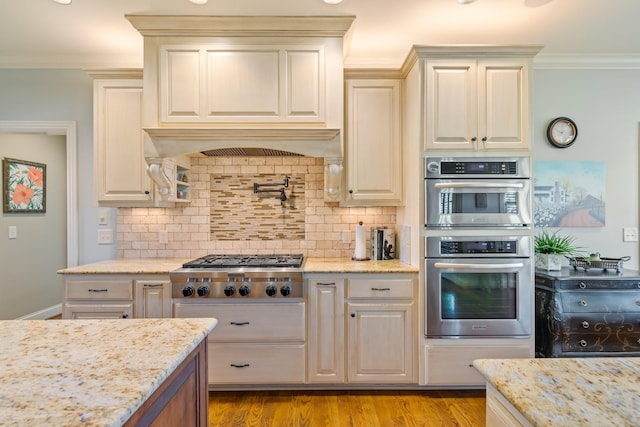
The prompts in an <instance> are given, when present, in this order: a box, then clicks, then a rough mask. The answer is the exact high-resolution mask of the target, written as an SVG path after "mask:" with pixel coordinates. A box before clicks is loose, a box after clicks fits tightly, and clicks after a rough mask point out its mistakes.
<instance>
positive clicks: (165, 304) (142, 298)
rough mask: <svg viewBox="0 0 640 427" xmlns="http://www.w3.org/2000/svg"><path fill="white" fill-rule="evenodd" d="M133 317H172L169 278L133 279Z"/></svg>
mask: <svg viewBox="0 0 640 427" xmlns="http://www.w3.org/2000/svg"><path fill="white" fill-rule="evenodd" d="M133 286H134V288H135V301H136V304H135V317H136V318H139V319H149V318H164V317H172V315H171V282H170V281H169V280H135V281H134V285H133Z"/></svg>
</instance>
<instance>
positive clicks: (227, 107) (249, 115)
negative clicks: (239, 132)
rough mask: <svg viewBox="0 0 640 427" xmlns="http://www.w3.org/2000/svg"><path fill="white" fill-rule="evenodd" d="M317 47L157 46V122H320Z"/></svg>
mask: <svg viewBox="0 0 640 427" xmlns="http://www.w3.org/2000/svg"><path fill="white" fill-rule="evenodd" d="M324 64H325V49H324V46H322V45H308V46H302V45H269V46H260V45H255V46H251V45H241V46H233V47H229V46H222V45H199V46H198V45H194V46H183V45H167V46H161V47H160V67H159V79H160V86H159V88H160V93H159V101H160V111H159V113H160V122H161V123H176V122H198V123H203V122H214V123H215V122H224V123H230V122H239V123H242V122H265V123H270V122H293V123H299V122H324V121H325V92H326V91H325V66H324Z"/></svg>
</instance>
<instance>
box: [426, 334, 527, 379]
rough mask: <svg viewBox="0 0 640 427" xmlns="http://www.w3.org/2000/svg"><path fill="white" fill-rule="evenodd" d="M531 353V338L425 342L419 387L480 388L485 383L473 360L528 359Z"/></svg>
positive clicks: (432, 340)
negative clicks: (420, 385)
mask: <svg viewBox="0 0 640 427" xmlns="http://www.w3.org/2000/svg"><path fill="white" fill-rule="evenodd" d="M532 353H533V351H532V339H530V338H465V339H460V340H452V339H427V340H426V344H425V346H424V348H423V353H422V355H423V357H424V359H423V361H422V362H423V366H424V369H423V378H421V382H420V384H422V385H429V386H482V385H484V384H485V379H484V378H483V377H482V375H480V373H479V372H478V371H477V370H476V369H475V368H474V367H473V361H474V360H476V359H509V358H531V357H533V354H532Z"/></svg>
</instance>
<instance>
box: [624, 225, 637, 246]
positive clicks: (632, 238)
mask: <svg viewBox="0 0 640 427" xmlns="http://www.w3.org/2000/svg"><path fill="white" fill-rule="evenodd" d="M622 241H623V242H637V241H638V229H637V228H636V227H624V228H623V229H622Z"/></svg>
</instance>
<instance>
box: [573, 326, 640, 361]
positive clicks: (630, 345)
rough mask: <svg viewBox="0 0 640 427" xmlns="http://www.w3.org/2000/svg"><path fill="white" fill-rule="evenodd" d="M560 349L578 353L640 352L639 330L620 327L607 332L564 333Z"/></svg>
mask: <svg viewBox="0 0 640 427" xmlns="http://www.w3.org/2000/svg"><path fill="white" fill-rule="evenodd" d="M562 351H564V352H579V353H594V352H596V353H601V352H620V353H625V354H620V355H621V356H630V355H631V354H626V353H629V352H640V332H639V331H638V330H635V331H633V332H631V331H626V330H624V329H620V330H618V331H615V332H613V333H609V334H588V333H583V334H566V335H565V336H563V339H562Z"/></svg>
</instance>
